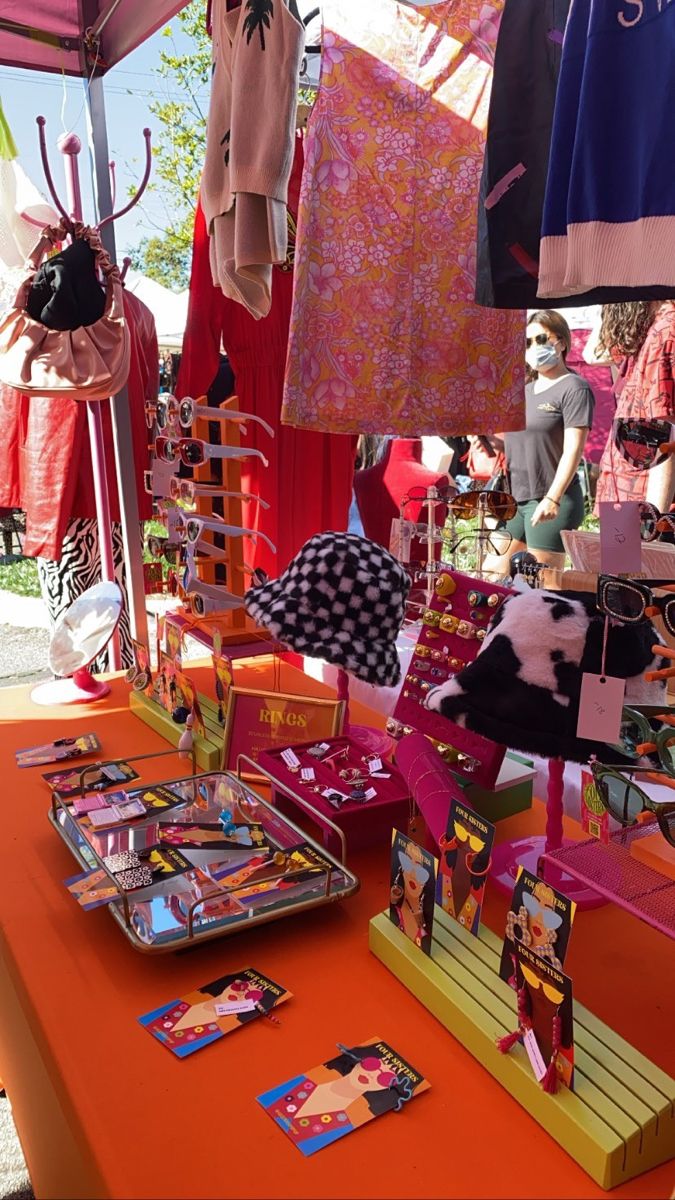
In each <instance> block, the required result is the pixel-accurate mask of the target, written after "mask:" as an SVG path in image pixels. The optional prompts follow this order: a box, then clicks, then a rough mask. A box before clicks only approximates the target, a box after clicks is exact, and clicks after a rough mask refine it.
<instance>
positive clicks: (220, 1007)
mask: <svg viewBox="0 0 675 1200" xmlns="http://www.w3.org/2000/svg"><path fill="white" fill-rule="evenodd" d="M214 1007H215V1010H216V1016H217V1017H231V1016H233V1014H235V1013H247V1012H255V1002H254V1001H253V1000H232V1001H231V1002H230V1003H228V1004H216V1005H214Z"/></svg>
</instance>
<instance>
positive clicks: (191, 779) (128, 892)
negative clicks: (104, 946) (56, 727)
mask: <svg viewBox="0 0 675 1200" xmlns="http://www.w3.org/2000/svg"><path fill="white" fill-rule="evenodd" d="M143 757H147V756H143ZM127 761H134V760H133V759H131V760H127ZM127 797H128V801H129V803H133V802H136V803H137V804H138V806H139V810H142V809H145V813H141V814H140V815H139V816H138V817H136V819H134V820H129V819H127V820H126V821H124V822H123V823H122V822H118V823H116V824H114V825H113V824H111V823H108V824H105V823H102V822H101V820H100V818H97V821H96V823H95V824H94V823H92V820H91V819H90V817H89V816H88V815H87V814H79V815H78V813H77V812H76V810H75V805H74V803H71V802H70V800H68V801H65V800H63V799H61V798H59V796H58V795H57V794H56V793H53V795H52V807H51V810H50V814H49V819H50V822H51V824H52V826H53V827H54V829H55V830H56V831H57V833H58V834H59V835H60V836H61V838H62V839H63V841H64V842H65V844H66V845H67V846H68V849H69V850H70V851H71V853H72V854H73V856H74V858H75V859H76V861H77V863H78V864H79V866H80V868H81V869H82V870H83V871H91V870H96V869H98V870H99V871H100V872H101V886H103V887H109V888H110V892H111V899H110V902H109V903H108V905H107V908H108V911H109V913H110V915H111V917H112V918H113V920H114V921H115V922H116V924H117V925H118V926H119V928H120V930H121V932H122V933H123V934H124V936H125V937H126V938H127V940H128V941H129V942H130V944H131V945H132V946H133V948H134V949H135V950H139V951H141V952H143V953H146V954H161V953H167V952H168V951H172V950H182V949H186V948H187V947H188V946H193V945H197V944H199V943H201V942H204V941H210V940H211V939H213V938H217V937H228V936H231V935H232V934H234V933H239V932H241V931H243V930H248V929H251V928H253V927H254V926H256V925H262V924H266V923H267V922H269V921H274V920H279V919H280V918H282V917H286V916H292V915H294V914H296V913H300V912H305V911H307V910H308V909H312V908H319V907H321V906H323V905H325V904H331V903H334V902H335V901H339V900H345V899H347V898H348V897H349V896H352V895H354V893H355V892H357V891H358V888H359V881H358V879H357V877H356V876H355V875H353V874H352V873H351V872H350V871H349V870H347V868H346V867H345V866H344V864H343V863H342V862H340V861H338V859H336V858H334V857H333V856H332V855H331V854H330V853H328V852H327V851H326V850H324V849H323V848H322V847H320V846H319V845H317V843H316V842H313V841H312V840H311V838H308V837H307V834H306V833H305V832H304V831H303V830H302V829H300V828H299V826H297V825H295V824H294V823H293V821H291V820H290V819H289V818H288V817H286V816H284V815H283V814H281V813H279V812H277V811H276V809H275V808H274V807H273V806H272V805H271V804H269V803H268V802H267V801H265V800H263V799H262V797H260V796H258V795H257V794H256V793H255V792H253V791H251V789H250V788H249V787H248V786H247V785H246V784H243V783H242V782H241V781H240V780H238V779H237V778H236V776H234V775H231V774H229V773H227V772H216V771H214V772H209V773H207V774H204V775H191V776H188V777H183V778H179V779H171V780H168V781H167V782H163V783H161V784H151V785H147V784H146V785H144V786H140V787H135V788H129V789H128V791H127ZM104 802H105V797H104V798H103V800H102V802H100V803H104ZM97 811H99V812H101V811H104V810H103V809H101V808H99V809H98V810H97ZM93 815H96V814H93ZM115 815H116V814H115V813H113V814H112V816H115ZM186 825H187V826H188V829H187V831H186V830H185V826H186ZM181 827H183V828H181ZM195 829H196V830H198V831H199V833H200V836H201V837H206V838H210V837H214V838H215V839H216V841H215V842H209V841H205V842H204V841H202V840H200V842H199V844H198V845H197V846H195V845H191V844H190V833H191V832H192V833H193V837H192V841H193V842H194V840H195V838H194V831H195ZM186 839H187V840H186ZM158 852H159V853H158ZM167 863H168V868H169V869H168V870H167V869H165V864H167Z"/></svg>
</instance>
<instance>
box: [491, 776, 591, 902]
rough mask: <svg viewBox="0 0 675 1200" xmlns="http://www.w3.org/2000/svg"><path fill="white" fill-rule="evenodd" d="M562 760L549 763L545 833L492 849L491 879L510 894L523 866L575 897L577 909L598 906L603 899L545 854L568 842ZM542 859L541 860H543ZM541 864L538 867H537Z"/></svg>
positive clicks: (570, 897) (505, 843) (569, 895)
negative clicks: (564, 822) (565, 836)
mask: <svg viewBox="0 0 675 1200" xmlns="http://www.w3.org/2000/svg"><path fill="white" fill-rule="evenodd" d="M564 776H565V763H564V761H563V759H561V758H551V759H549V764H548V791H547V796H546V836H545V837H534V836H533V837H529V838H520V839H519V840H518V841H516V842H502V844H501V845H499V846H495V848H494V850H493V852H492V871H491V874H490V878H491V880H492V882H493V883H494V884H496V886H497V887H498V888H500V889H501V890H502V891H504V892H506V893H507V895H509V896H511V895H512V893H513V888H514V884H515V882H516V876H517V874H518V868H519V867H521V866H522V867H525V869H526V870H528V871H530V872H531V873H532V874H533V875H539V876H540V878H542V879H545V880H546V882H547V883H550V884H551V886H552V887H555V888H557V889H558V890H559V891H561V892H563V893H564V894H565V895H566V896H568V897H569V899H570V900H574V902H575V904H576V905H577V906H578V908H579V910H580V911H584V910H588V909H591V908H599V907H600V906H601V905H603V904H606V903H607V901H606V898H605V897H604V896H602V895H600V894H599V893H598V892H595V891H593V889H592V888H590V887H589V886H588V885H587V884H586V883H581V882H580V881H579V880H578V879H577V878H575V877H574V876H572V875H568V874H567V873H566V872H565V871H563V870H561V868H560V867H558V866H557V865H555V864H553V863H552V862H551V860H550V859H549V858H548V857H546V858H544V856H548V855H550V854H552V853H553V852H554V851H556V850H560V849H561V848H562V847H564V846H565V845H566V844H567V843H566V841H565V839H564V837H563V815H564V808H563V798H564V794H565V778H564ZM542 859H543V860H544V861H543V862H542ZM540 867H541V869H540Z"/></svg>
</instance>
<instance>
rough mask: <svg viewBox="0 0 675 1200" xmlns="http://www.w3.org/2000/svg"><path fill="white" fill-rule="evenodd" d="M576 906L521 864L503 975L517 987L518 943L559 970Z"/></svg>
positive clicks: (504, 950)
mask: <svg viewBox="0 0 675 1200" xmlns="http://www.w3.org/2000/svg"><path fill="white" fill-rule="evenodd" d="M576 908H577V906H576V904H575V903H574V901H573V900H570V899H569V898H568V897H567V896H564V895H563V893H562V892H558V891H556V889H555V888H553V887H551V885H550V884H548V883H545V882H544V880H543V879H538V878H537V876H536V875H532V874H531V873H530V871H527V870H526V869H525V868H524V867H519V868H518V874H517V876H516V884H515V887H514V889H513V897H512V899H511V907H510V909H509V911H508V913H507V914H506V936H505V939H504V945H503V947H502V957H501V962H500V964H499V976H500V978H501V979H503V980H505V982H506V983H510V984H511V986H512V987H513V986H515V980H516V950H517V948H518V945H523V946H525V947H526V948H527V949H528V950H531V951H532V953H533V954H535V955H537V956H538V957H539V958H543V959H544V960H545V961H546V962H549V963H551V965H552V966H554V967H555V968H556V970H558V971H560V970H562V968H563V966H564V963H565V955H566V953H567V945H568V942H569V939H570V933H571V930H572V922H573V921H574V914H575V912H576Z"/></svg>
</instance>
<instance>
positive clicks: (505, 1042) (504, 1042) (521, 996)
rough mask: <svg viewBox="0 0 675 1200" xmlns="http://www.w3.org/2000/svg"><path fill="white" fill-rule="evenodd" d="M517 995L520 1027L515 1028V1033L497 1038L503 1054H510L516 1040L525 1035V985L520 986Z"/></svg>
mask: <svg viewBox="0 0 675 1200" xmlns="http://www.w3.org/2000/svg"><path fill="white" fill-rule="evenodd" d="M517 996H518V1028H517V1029H516V1030H515V1032H514V1033H507V1034H506V1035H505V1036H504V1037H502V1038H497V1049H498V1050H500V1051H501V1053H502V1054H508V1052H509V1050H512V1049H513V1047H514V1046H515V1044H516V1042H519V1041H520V1039H521V1037H522V1036H523V1030H524V1028H525V1020H526V1017H527V1010H526V999H525V986H524V985H523V986H522V987H519V988H518V992H517Z"/></svg>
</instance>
